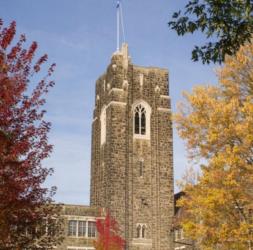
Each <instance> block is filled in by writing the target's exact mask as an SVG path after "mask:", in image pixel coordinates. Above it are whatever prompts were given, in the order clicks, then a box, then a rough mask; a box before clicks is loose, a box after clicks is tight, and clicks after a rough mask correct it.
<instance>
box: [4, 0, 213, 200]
mask: <svg viewBox="0 0 253 250" xmlns="http://www.w3.org/2000/svg"><path fill="white" fill-rule="evenodd" d="M122 1H123V3H122V5H123V12H124V23H125V33H126V41H127V43H128V44H129V51H130V55H131V58H132V62H133V63H134V64H138V65H143V66H158V67H163V68H168V69H169V75H170V76H169V78H170V80H169V81H170V96H171V98H172V104H173V111H175V107H176V103H177V102H178V101H180V100H182V97H181V93H182V91H184V90H191V88H192V87H193V86H194V85H196V84H209V83H215V82H216V81H217V79H216V76H215V72H214V68H215V67H214V66H213V65H209V66H203V65H202V64H201V63H193V62H192V61H191V59H190V58H191V49H192V48H193V46H194V45H195V44H199V43H201V42H203V41H204V38H203V37H202V36H201V35H200V34H198V35H194V36H191V35H187V36H185V37H183V38H182V37H177V35H176V34H175V32H174V31H171V30H169V29H168V25H167V23H168V21H169V19H170V17H171V15H172V13H173V11H176V10H178V9H179V8H181V7H182V6H184V5H185V3H186V2H187V1H184V0H180V1H172V0H156V1H154V0H122ZM0 18H2V19H3V20H4V23H5V24H6V25H7V24H9V23H10V22H11V21H12V20H15V21H16V22H17V32H18V34H20V33H25V34H26V36H27V40H28V43H29V42H31V41H37V42H38V43H39V51H38V54H44V53H47V54H48V55H49V61H50V62H55V63H56V64H57V68H56V71H55V74H54V76H53V78H54V80H55V81H56V86H55V87H54V88H53V89H52V90H51V92H50V93H49V95H48V96H47V105H46V109H47V115H46V118H47V120H49V121H51V122H52V124H53V126H52V129H51V132H50V134H49V139H50V142H51V143H52V144H54V152H53V154H52V155H51V157H50V159H48V160H47V161H45V165H46V166H49V167H53V168H54V169H55V172H54V174H53V176H51V177H49V178H48V180H47V182H46V184H45V185H47V186H50V185H56V186H57V187H58V191H57V194H56V196H55V200H56V201H57V202H64V203H74V204H89V185H90V184H89V178H90V154H91V152H90V144H91V121H92V110H93V106H94V96H95V94H94V91H95V88H94V87H95V81H96V79H97V78H98V76H100V75H101V74H102V73H103V72H104V71H105V69H106V66H107V65H108V63H109V62H110V58H111V55H112V53H113V52H114V51H115V50H116V0H97V1H95V0H43V1H42V0H37V1H35V0H22V1H20V0H0ZM187 164H188V162H187V158H186V152H185V149H184V143H183V142H182V141H181V140H180V139H179V138H178V136H177V134H176V131H174V169H175V178H176V179H179V178H180V176H181V175H182V173H183V171H184V169H185V167H186V166H187Z"/></svg>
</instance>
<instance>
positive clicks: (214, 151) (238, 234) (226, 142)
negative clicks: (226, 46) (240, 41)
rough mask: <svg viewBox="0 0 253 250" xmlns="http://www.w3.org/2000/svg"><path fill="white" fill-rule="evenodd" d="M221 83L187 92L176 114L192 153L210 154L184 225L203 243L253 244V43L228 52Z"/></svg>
mask: <svg viewBox="0 0 253 250" xmlns="http://www.w3.org/2000/svg"><path fill="white" fill-rule="evenodd" d="M217 73H218V77H219V85H217V86H198V87H195V88H194V89H193V92H192V93H191V94H190V93H184V97H185V100H186V101H185V103H183V104H180V106H179V111H178V113H177V114H175V115H174V120H175V122H176V125H177V129H178V132H179V135H180V136H181V138H183V139H184V140H185V141H186V143H187V149H188V152H189V156H190V158H191V159H199V158H202V159H204V162H205V163H206V164H205V165H203V166H202V167H201V170H202V173H201V175H200V176H198V178H197V179H196V182H195V183H193V182H192V181H190V182H189V178H188V179H187V176H186V177H185V179H184V180H185V181H183V182H181V186H182V187H183V189H184V191H185V193H186V195H185V197H183V198H182V199H181V200H180V205H181V206H183V209H184V210H185V213H184V214H185V216H184V217H183V218H182V226H183V228H184V230H185V233H186V235H188V236H189V237H191V238H192V239H195V240H196V242H197V243H198V244H199V247H200V249H203V250H208V249H228V250H233V249H235V250H240V249H253V218H252V215H251V214H250V213H249V211H250V210H249V208H250V207H252V204H253V44H250V43H249V44H246V45H245V46H244V47H242V48H241V49H240V51H239V52H238V53H237V55H236V56H234V57H227V58H226V61H225V65H224V66H223V67H222V68H221V69H219V70H218V71H217Z"/></svg>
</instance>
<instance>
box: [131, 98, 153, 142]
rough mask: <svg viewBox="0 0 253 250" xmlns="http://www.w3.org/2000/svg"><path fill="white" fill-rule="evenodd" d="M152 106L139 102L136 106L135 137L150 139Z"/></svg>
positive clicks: (134, 113)
mask: <svg viewBox="0 0 253 250" xmlns="http://www.w3.org/2000/svg"><path fill="white" fill-rule="evenodd" d="M150 114H151V108H150V106H149V105H148V104H147V103H146V102H144V101H139V102H138V103H137V104H136V105H134V109H133V120H134V124H133V126H134V129H133V131H134V137H135V138H143V139H149V137H150Z"/></svg>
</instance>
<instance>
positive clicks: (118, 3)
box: [117, 0, 120, 51]
mask: <svg viewBox="0 0 253 250" xmlns="http://www.w3.org/2000/svg"><path fill="white" fill-rule="evenodd" d="M119 5H120V1H119V0H118V1H117V51H119V25H120V23H119V22H120V20H119V18H120V16H119V15H120V13H119V11H120V6H119Z"/></svg>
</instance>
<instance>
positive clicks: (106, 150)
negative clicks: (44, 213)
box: [90, 44, 174, 250]
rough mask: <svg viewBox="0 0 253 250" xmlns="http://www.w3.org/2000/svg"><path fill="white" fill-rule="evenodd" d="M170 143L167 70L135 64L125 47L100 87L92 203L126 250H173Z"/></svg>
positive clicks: (94, 131)
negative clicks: (114, 226)
mask: <svg viewBox="0 0 253 250" xmlns="http://www.w3.org/2000/svg"><path fill="white" fill-rule="evenodd" d="M172 143H173V140H172V122H171V106H170V96H169V88H168V71H167V70H166V69H161V68H157V67H140V66H136V65H133V64H132V62H131V60H130V57H129V55H128V46H127V44H123V45H122V48H121V49H120V50H118V51H117V52H115V53H114V54H113V55H112V58H111V62H110V64H109V66H108V67H107V70H106V72H105V73H104V74H103V75H102V76H101V77H99V79H98V80H97V82H96V97H95V108H94V116H93V124H92V157H91V158H92V160H91V196H90V200H91V205H92V206H97V207H103V208H106V209H109V211H110V213H111V214H112V216H113V217H114V218H115V219H116V220H117V221H118V223H119V225H120V228H121V231H122V236H123V238H124V239H125V240H126V244H127V246H126V249H129V250H137V249H140V250H141V249H143V250H170V249H173V235H172V233H171V227H172V217H173V215H174V201H173V194H174V191H173V159H172V157H173V149H172V148H173V145H172Z"/></svg>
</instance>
